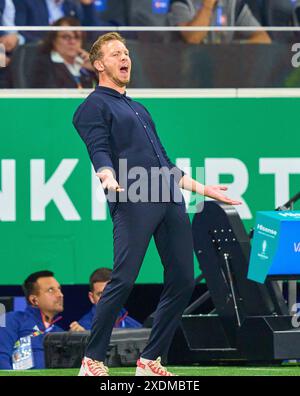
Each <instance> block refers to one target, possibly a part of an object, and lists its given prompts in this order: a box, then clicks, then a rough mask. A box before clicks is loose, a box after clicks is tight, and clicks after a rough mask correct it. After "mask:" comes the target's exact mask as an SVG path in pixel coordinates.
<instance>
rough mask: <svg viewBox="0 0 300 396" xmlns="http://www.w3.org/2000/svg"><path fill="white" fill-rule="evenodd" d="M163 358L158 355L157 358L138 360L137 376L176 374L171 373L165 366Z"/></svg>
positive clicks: (167, 375) (168, 375)
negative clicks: (162, 363) (162, 362)
mask: <svg viewBox="0 0 300 396" xmlns="http://www.w3.org/2000/svg"><path fill="white" fill-rule="evenodd" d="M160 362H161V358H160V357H158V358H157V359H156V360H146V359H142V358H141V359H139V360H138V361H137V362H136V365H137V368H136V371H135V375H136V376H153V377H154V376H161V377H170V376H176V374H172V373H170V372H169V371H168V370H167V369H166V368H165V367H163V366H162V365H161V363H160Z"/></svg>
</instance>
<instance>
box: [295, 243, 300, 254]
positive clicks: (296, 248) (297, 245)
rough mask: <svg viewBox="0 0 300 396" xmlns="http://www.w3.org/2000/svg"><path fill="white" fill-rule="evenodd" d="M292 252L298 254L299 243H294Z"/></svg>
mask: <svg viewBox="0 0 300 396" xmlns="http://www.w3.org/2000/svg"><path fill="white" fill-rule="evenodd" d="M294 251H295V253H300V242H298V243H297V242H294Z"/></svg>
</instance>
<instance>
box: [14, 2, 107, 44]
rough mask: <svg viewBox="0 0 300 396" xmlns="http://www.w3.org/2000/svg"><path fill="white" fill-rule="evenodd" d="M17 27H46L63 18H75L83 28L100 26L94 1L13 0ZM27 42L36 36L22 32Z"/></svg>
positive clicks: (38, 36)
mask: <svg viewBox="0 0 300 396" xmlns="http://www.w3.org/2000/svg"><path fill="white" fill-rule="evenodd" d="M14 3H15V6H16V25H17V26H48V25H51V24H52V23H53V22H55V21H56V20H58V19H60V18H62V17H64V16H72V17H75V18H77V19H78V20H79V21H80V23H81V24H82V25H83V26H99V25H100V24H102V23H101V22H100V20H99V18H97V14H96V12H95V6H94V0H80V4H78V3H75V2H74V0H14ZM23 35H24V37H26V39H27V41H32V40H37V39H39V38H40V37H41V35H38V34H36V33H35V34H32V33H30V32H24V33H23Z"/></svg>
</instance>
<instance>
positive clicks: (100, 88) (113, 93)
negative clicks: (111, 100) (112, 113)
mask: <svg viewBox="0 0 300 396" xmlns="http://www.w3.org/2000/svg"><path fill="white" fill-rule="evenodd" d="M96 91H98V92H101V93H104V94H107V95H111V96H115V97H116V98H119V99H121V98H126V99H128V100H131V98H130V97H129V96H127V95H126V91H125V93H124V94H121V93H120V92H118V91H116V90H115V89H112V88H108V87H103V86H101V85H98V86H97V87H96Z"/></svg>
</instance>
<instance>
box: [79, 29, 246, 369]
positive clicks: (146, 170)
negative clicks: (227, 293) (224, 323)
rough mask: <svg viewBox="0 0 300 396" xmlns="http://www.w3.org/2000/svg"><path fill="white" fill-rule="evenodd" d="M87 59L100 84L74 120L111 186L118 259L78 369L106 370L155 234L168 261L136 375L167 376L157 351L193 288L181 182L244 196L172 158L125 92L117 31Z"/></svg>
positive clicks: (126, 76)
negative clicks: (195, 175)
mask: <svg viewBox="0 0 300 396" xmlns="http://www.w3.org/2000/svg"><path fill="white" fill-rule="evenodd" d="M90 61H91V64H92V65H93V66H94V68H95V69H96V71H97V73H98V74H99V81H100V85H99V86H98V87H97V88H96V89H95V91H94V92H92V93H91V94H90V95H89V96H88V97H87V99H86V100H85V101H84V102H83V103H82V104H81V105H80V106H79V108H78V109H77V111H76V113H75V115H74V120H73V122H74V125H75V127H76V129H77V131H78V133H79V134H80V136H81V138H82V139H83V141H84V142H85V144H86V146H87V149H88V153H89V155H90V158H91V160H92V163H93V166H94V168H95V170H96V172H97V176H98V177H99V179H100V180H101V183H102V187H103V188H104V190H105V191H108V194H107V198H108V204H109V208H110V212H111V216H112V220H113V224H114V231H113V232H114V266H113V272H112V279H111V281H110V283H109V284H108V285H107V287H106V288H105V290H104V293H103V295H102V297H101V300H100V301H99V303H98V304H97V308H96V313H95V316H94V320H93V324H92V330H91V337H90V340H89V343H88V346H87V349H86V352H85V357H84V358H83V361H82V366H81V369H80V372H79V375H84V376H107V375H108V368H107V367H106V366H105V365H104V363H103V362H104V360H105V357H106V350H107V347H108V344H109V340H110V336H111V332H112V328H113V326H114V323H115V320H116V317H117V315H118V313H119V311H120V309H121V308H122V306H123V304H124V303H125V301H126V299H127V297H128V295H129V293H130V290H131V288H132V286H133V284H134V282H135V280H136V278H137V276H138V273H139V270H140V267H141V264H142V262H143V258H144V256H145V253H146V251H147V248H148V245H149V242H150V239H151V238H152V236H154V239H155V243H156V247H157V249H158V252H159V254H160V257H161V261H162V264H163V266H164V289H163V292H162V295H161V297H160V302H159V304H158V307H157V310H156V314H155V318H154V322H153V327H152V331H151V335H150V338H149V341H148V344H147V346H146V348H145V349H144V351H143V352H142V355H141V358H140V359H139V360H138V362H137V369H136V375H141V376H142V375H151V376H170V375H173V374H171V373H170V372H169V371H168V370H167V369H166V368H164V367H163V366H162V365H161V358H160V357H161V356H166V355H167V352H168V349H169V347H170V344H171V342H172V338H173V336H174V332H175V330H176V328H177V327H178V325H179V323H180V320H181V316H182V312H183V310H184V308H185V307H186V305H187V304H188V302H189V300H190V297H191V294H192V291H193V289H194V265H193V238H192V230H191V226H190V221H189V217H188V215H187V213H186V211H185V205H184V199H183V197H182V194H181V192H180V187H181V188H184V189H187V190H189V191H193V192H197V193H199V194H202V195H206V196H208V197H211V198H214V199H217V200H220V201H222V202H225V203H228V204H240V202H237V201H234V200H232V199H230V198H228V197H226V196H225V195H224V194H223V193H222V191H223V190H226V187H223V186H204V185H203V184H200V183H198V182H197V181H196V180H193V179H191V178H190V177H189V176H187V175H185V174H184V173H183V172H182V171H180V170H179V169H178V168H177V167H176V166H174V164H172V162H171V161H170V159H169V157H168V156H167V153H166V151H165V149H164V147H163V146H162V144H161V142H160V139H159V137H158V135H157V132H156V129H155V125H154V122H153V120H152V118H151V116H150V114H149V113H148V111H147V110H146V109H145V108H144V107H143V106H142V105H141V104H140V103H138V102H135V101H133V100H132V99H131V98H129V97H128V96H127V95H126V91H125V89H126V85H127V84H128V83H129V80H130V72H131V60H130V57H129V52H128V49H127V48H126V46H125V41H124V39H123V38H122V37H121V36H120V35H119V34H118V33H107V34H105V35H103V36H101V37H99V39H98V40H97V41H96V42H95V43H94V45H93V47H92V49H91V53H90ZM157 171H159V172H157ZM137 176H140V177H138V180H136V179H137ZM169 176H170V177H169ZM149 187H150V188H149Z"/></svg>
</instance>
